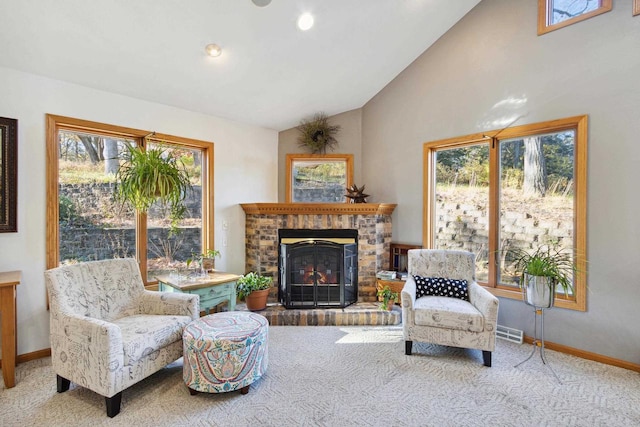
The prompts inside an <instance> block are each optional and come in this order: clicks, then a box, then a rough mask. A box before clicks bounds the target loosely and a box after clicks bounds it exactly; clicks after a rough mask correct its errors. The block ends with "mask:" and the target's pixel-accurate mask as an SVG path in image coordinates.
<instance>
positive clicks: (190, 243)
mask: <svg viewBox="0 0 640 427" xmlns="http://www.w3.org/2000/svg"><path fill="white" fill-rule="evenodd" d="M130 146H141V147H143V148H145V149H146V148H152V147H155V146H162V148H163V150H164V152H165V155H167V156H173V157H175V158H176V159H178V161H179V162H180V163H181V164H182V165H183V167H184V168H185V169H186V171H187V172H188V175H189V178H190V181H191V185H192V191H191V192H190V193H189V194H187V198H186V200H185V205H186V213H185V215H184V217H183V218H182V219H181V220H179V222H178V223H177V224H172V222H171V220H170V219H169V212H168V211H167V209H164V208H162V207H161V206H156V205H154V206H152V207H151V208H150V209H149V211H148V213H147V214H142V213H139V212H135V211H134V210H133V209H132V208H130V207H128V206H126V205H122V204H121V203H119V202H116V200H115V198H114V191H115V188H116V187H117V185H118V183H117V182H116V172H117V170H118V167H119V165H120V162H121V161H122V160H123V158H124V156H125V153H127V147H130ZM47 181H48V183H47V212H48V214H47V268H53V267H56V266H58V265H62V264H68V263H73V262H80V261H91V260H99V259H109V258H121V257H136V258H137V259H138V261H139V262H140V270H141V273H142V277H143V278H145V281H146V282H147V283H153V282H155V276H157V275H159V274H163V273H167V272H168V271H169V270H172V269H175V268H181V267H184V266H185V264H186V260H187V258H189V257H190V256H191V254H192V253H193V252H196V253H201V252H202V251H203V249H205V248H213V246H212V245H213V209H212V207H213V206H212V203H213V194H212V192H213V190H212V189H213V144H211V143H208V142H203V141H195V140H190V139H186V138H180V137H174V136H169V135H158V134H156V133H153V132H149V131H142V130H136V129H127V128H122V127H118V126H111V125H105V124H101V123H94V122H87V121H83V120H77V119H71V118H67V117H59V116H52V115H48V116H47Z"/></svg>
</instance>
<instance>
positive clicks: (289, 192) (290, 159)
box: [285, 154, 353, 203]
mask: <svg viewBox="0 0 640 427" xmlns="http://www.w3.org/2000/svg"><path fill="white" fill-rule="evenodd" d="M319 159H326V160H327V161H332V162H334V161H336V160H343V161H344V162H345V163H346V166H347V183H346V186H345V192H346V187H350V186H351V185H352V184H353V154H287V158H286V163H287V165H286V171H287V172H286V198H285V201H286V203H300V202H294V201H293V184H292V182H291V180H292V179H293V166H294V163H295V162H296V161H305V160H319ZM311 203H315V202H311ZM344 203H349V199H348V198H347V197H345V200H344Z"/></svg>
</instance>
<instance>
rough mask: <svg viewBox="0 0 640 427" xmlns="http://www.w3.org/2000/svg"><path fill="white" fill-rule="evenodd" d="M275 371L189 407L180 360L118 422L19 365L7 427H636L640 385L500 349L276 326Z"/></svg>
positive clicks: (100, 401)
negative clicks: (487, 354)
mask: <svg viewBox="0 0 640 427" xmlns="http://www.w3.org/2000/svg"><path fill="white" fill-rule="evenodd" d="M269 332H270V339H269V356H270V362H269V369H268V371H267V374H266V375H265V376H264V377H263V378H262V379H261V380H260V381H258V382H257V383H255V384H254V385H253V386H252V387H251V391H250V392H249V394H247V395H244V396H243V395H240V394H239V393H232V394H217V395H204V394H201V395H197V396H191V395H190V394H189V392H188V391H187V389H186V388H185V386H184V385H183V383H182V361H181V360H179V361H178V362H176V363H174V364H172V365H170V366H169V367H167V368H166V369H164V370H162V371H160V372H158V373H157V374H155V375H152V376H151V377H150V378H147V379H146V380H144V381H142V382H140V383H138V384H136V385H134V386H133V387H131V388H129V389H127V390H125V391H124V393H123V398H122V412H121V413H120V414H119V415H118V416H116V417H115V418H113V419H109V418H107V416H106V414H105V405H104V398H102V397H101V396H98V395H97V394H95V393H93V392H90V391H88V390H85V389H83V388H78V387H75V385H73V384H72V386H71V387H72V389H71V390H69V391H68V392H66V393H62V394H58V393H56V391H55V390H56V385H55V376H54V374H53V373H52V371H51V361H50V359H49V358H47V359H40V360H35V361H32V362H27V363H24V364H21V365H19V366H18V368H17V385H16V387H14V388H12V389H4V386H3V385H2V388H1V389H0V425H2V426H32V425H33V426H103V425H104V426H136V427H142V426H174V425H175V426H210V425H213V426H638V425H640V375H639V374H638V373H635V372H633V371H628V370H625V369H621V368H616V367H611V366H607V365H602V364H599V363H596V362H591V361H587V360H583V359H578V358H575V357H572V356H568V355H564V354H561V353H557V352H553V351H547V359H548V361H549V362H550V363H551V365H552V366H553V367H554V368H555V371H556V372H557V373H558V375H559V377H560V378H561V379H562V381H563V383H562V384H559V383H558V382H557V381H556V379H555V378H554V377H553V375H552V374H551V372H549V371H548V370H547V368H546V367H545V366H544V365H542V362H541V361H540V358H539V357H538V356H535V357H534V358H533V359H532V360H530V361H528V362H527V363H525V364H524V365H522V366H520V367H519V368H514V367H513V365H515V364H516V363H518V362H520V361H521V360H523V359H524V358H526V356H527V355H528V354H529V351H530V349H531V346H530V345H526V344H525V345H518V344H512V343H509V342H505V341H501V340H498V343H497V349H496V352H494V354H493V367H492V368H486V367H484V366H483V365H482V355H481V352H479V351H474V350H463V349H454V348H447V347H441V346H434V345H428V344H414V353H416V352H417V353H418V354H414V355H413V356H405V355H404V342H403V340H402V332H401V329H400V327H398V326H367V327H357V326H347V327H338V326H323V327H314V326H272V327H271V328H270V330H269Z"/></svg>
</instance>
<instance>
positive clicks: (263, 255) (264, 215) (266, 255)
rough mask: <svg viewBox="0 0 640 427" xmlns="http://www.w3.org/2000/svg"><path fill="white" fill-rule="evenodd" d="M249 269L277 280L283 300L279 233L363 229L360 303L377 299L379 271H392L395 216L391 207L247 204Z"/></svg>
mask: <svg viewBox="0 0 640 427" xmlns="http://www.w3.org/2000/svg"><path fill="white" fill-rule="evenodd" d="M241 206H242V209H244V212H245V214H246V222H245V230H246V242H245V243H246V264H245V270H246V271H259V272H260V274H262V275H266V276H272V277H273V279H274V288H273V290H272V292H271V296H270V300H271V301H276V300H277V296H278V291H277V290H278V286H279V283H278V230H280V229H310V230H327V229H356V230H358V301H359V302H365V301H374V300H376V272H377V271H378V270H386V269H388V262H389V259H388V258H389V247H390V244H391V232H392V223H391V214H392V213H393V210H394V209H395V207H396V205H395V204H388V203H327V204H325V203H245V204H241Z"/></svg>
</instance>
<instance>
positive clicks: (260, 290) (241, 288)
mask: <svg viewBox="0 0 640 427" xmlns="http://www.w3.org/2000/svg"><path fill="white" fill-rule="evenodd" d="M272 283H273V278H271V277H268V276H261V275H259V274H258V273H254V272H251V273H247V274H245V275H244V276H242V277H240V278H239V279H238V281H237V282H236V285H237V287H236V293H237V295H238V298H240V299H241V300H245V301H246V303H247V309H248V310H250V311H258V310H264V309H265V308H266V307H267V297H268V296H269V291H270V290H271V285H272Z"/></svg>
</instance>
